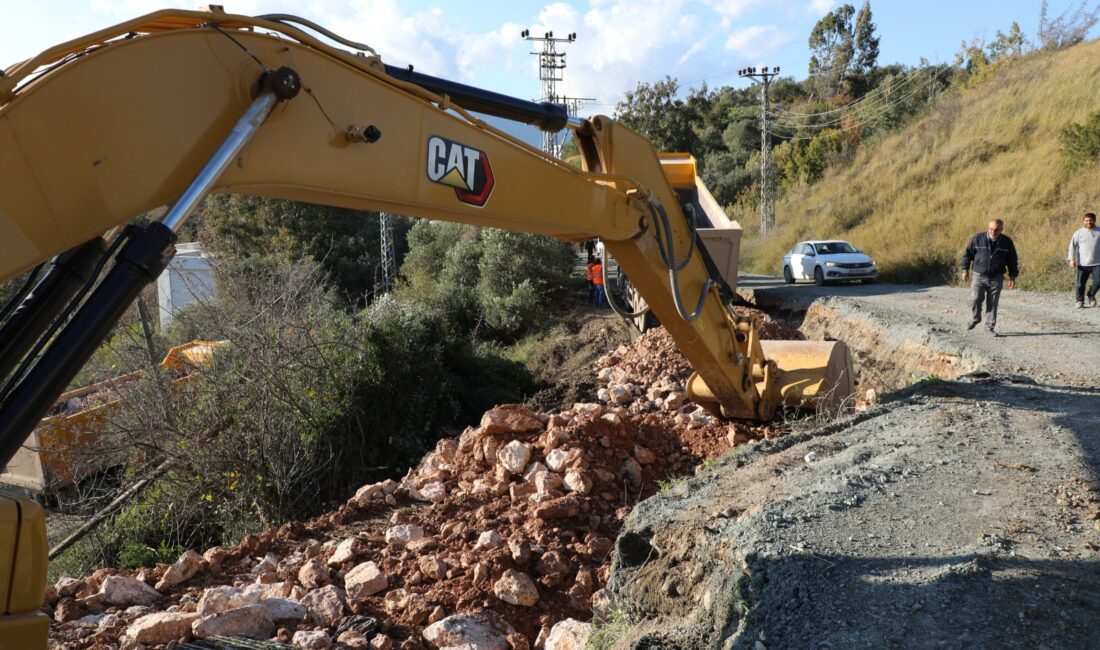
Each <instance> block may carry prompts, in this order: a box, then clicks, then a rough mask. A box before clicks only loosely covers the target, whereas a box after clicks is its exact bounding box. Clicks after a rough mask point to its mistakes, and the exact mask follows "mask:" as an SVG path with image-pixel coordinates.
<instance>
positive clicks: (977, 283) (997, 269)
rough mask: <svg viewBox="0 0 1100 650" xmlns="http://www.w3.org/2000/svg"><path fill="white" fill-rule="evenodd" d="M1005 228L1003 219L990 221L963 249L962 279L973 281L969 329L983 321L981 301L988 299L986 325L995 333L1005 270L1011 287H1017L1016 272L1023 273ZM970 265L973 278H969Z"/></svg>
mask: <svg viewBox="0 0 1100 650" xmlns="http://www.w3.org/2000/svg"><path fill="white" fill-rule="evenodd" d="M1004 228H1005V222H1004V221H1001V220H1000V219H994V220H993V221H990V222H989V227H988V229H987V230H986V231H985V232H980V233H978V234H976V235H974V236H973V237H972V238H971V239H970V243H969V244H967V245H966V248H965V249H964V250H963V256H962V279H963V282H970V310H971V318H970V324H969V325H967V326H966V329H968V330H970V329H974V327H975V326H976V325H977V324H978V323H980V322H982V302H985V326H986V328H987V329H988V330H989V331H990V333H992V334H994V335H995V331H994V328H995V327H996V326H997V303H998V302H999V301H1000V299H1001V287H1002V286H1003V285H1004V279H1005V270H1007V271H1008V288H1009V289H1015V288H1016V276H1017V275H1019V274H1020V268H1019V266H1018V264H1017V260H1016V246H1015V245H1014V244H1013V243H1012V240H1011V239H1009V238H1008V235H1003V234H1001V233H1002V231H1003V230H1004ZM971 266H973V270H974V278H973V280H971V278H970V271H971Z"/></svg>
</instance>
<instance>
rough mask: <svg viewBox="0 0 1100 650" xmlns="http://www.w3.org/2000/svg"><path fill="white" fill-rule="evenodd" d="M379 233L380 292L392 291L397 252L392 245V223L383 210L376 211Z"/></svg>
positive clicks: (395, 273) (395, 274)
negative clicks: (380, 244) (380, 260)
mask: <svg viewBox="0 0 1100 650" xmlns="http://www.w3.org/2000/svg"><path fill="white" fill-rule="evenodd" d="M378 226H379V230H380V232H379V235H380V237H379V238H380V239H381V240H382V293H389V292H391V291H393V285H394V283H395V282H396V281H397V253H396V252H395V251H394V246H393V223H392V222H391V221H390V215H389V214H387V213H385V212H379V213H378Z"/></svg>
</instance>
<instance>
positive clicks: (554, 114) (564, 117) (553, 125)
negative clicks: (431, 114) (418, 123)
mask: <svg viewBox="0 0 1100 650" xmlns="http://www.w3.org/2000/svg"><path fill="white" fill-rule="evenodd" d="M386 74H388V75H389V76H391V77H394V78H395V79H400V80H401V81H407V82H409V83H413V84H416V85H417V86H420V87H421V88H424V89H426V90H430V91H431V92H433V93H435V94H437V95H447V96H448V97H450V98H451V100H452V101H453V102H454V103H455V104H458V105H459V106H461V107H462V108H465V109H466V110H470V111H477V112H478V113H485V114H486V115H494V116H496V117H502V118H504V119H506V120H512V121H514V122H523V123H524V124H531V125H533V126H537V127H539V128H540V129H542V130H543V131H561V130H562V129H564V128H565V126H566V125H567V124H568V123H569V112H568V111H566V110H565V107H564V106H562V105H561V104H553V103H550V102H532V101H527V100H525V99H519V98H516V97H509V96H508V95H502V94H500V93H495V92H493V91H491V90H484V89H482V88H475V87H473V86H467V85H465V84H460V83H455V82H454V81H449V80H447V79H440V78H439V77H432V76H429V75H426V74H422V73H420V72H413V71H412V70H411V69H410V68H399V67H397V66H394V65H387V66H386Z"/></svg>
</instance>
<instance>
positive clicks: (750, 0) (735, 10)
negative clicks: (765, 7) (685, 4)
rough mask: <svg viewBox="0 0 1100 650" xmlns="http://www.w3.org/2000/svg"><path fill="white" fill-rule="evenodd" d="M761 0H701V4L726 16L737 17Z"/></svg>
mask: <svg viewBox="0 0 1100 650" xmlns="http://www.w3.org/2000/svg"><path fill="white" fill-rule="evenodd" d="M760 1H761V0H703V4H705V5H707V6H708V7H710V8H711V9H713V10H714V12H715V13H716V14H718V15H719V16H722V17H723V19H726V18H738V17H740V16H741V15H743V14H744V13H745V12H746V11H748V10H749V9H752V8H753V7H755V6H756V5H758V4H760Z"/></svg>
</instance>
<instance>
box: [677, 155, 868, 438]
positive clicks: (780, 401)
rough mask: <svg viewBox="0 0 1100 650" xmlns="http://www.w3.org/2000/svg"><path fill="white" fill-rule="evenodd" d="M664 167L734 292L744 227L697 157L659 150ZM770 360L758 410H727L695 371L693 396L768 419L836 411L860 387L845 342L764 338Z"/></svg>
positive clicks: (719, 411)
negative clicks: (801, 411)
mask: <svg viewBox="0 0 1100 650" xmlns="http://www.w3.org/2000/svg"><path fill="white" fill-rule="evenodd" d="M659 158H660V160H661V168H662V170H663V171H664V173H665V178H667V179H668V182H669V185H670V186H672V188H673V190H675V191H676V194H677V196H678V198H679V199H680V202H681V204H682V205H683V206H684V211H685V212H686V213H688V214H689V215H690V218H693V219H694V220H695V225H696V229H697V232H698V234H699V239H700V241H701V242H702V244H703V247H704V248H705V249H706V251H707V253H708V255H709V257H710V260H711V262H712V266H713V272H716V273H717V274H718V275H719V276H720V277H721V278H722V279H723V280H725V282H726V284H727V285H728V286H729V287H730V289H731V290H736V289H737V264H738V249H739V247H740V243H741V225H740V224H738V223H737V222H736V221H733V220H731V219H730V218H729V217H728V216H727V215H726V213H725V211H724V210H722V208H721V206H720V205H719V203H718V202H717V201H716V200H715V199H714V197H713V196H711V194H710V192H709V191H708V190H707V188H706V185H705V184H704V183H703V180H702V179H701V178H700V177H699V175H698V173H697V169H696V164H695V159H694V158H693V157H692V156H691V155H690V154H686V153H667V154H659ZM760 346H761V349H762V351H763V355H764V358H765V359H767V360H769V361H773V362H775V366H776V369H777V372H775V376H774V377H769V378H765V377H764V376H763V374H757V375H755V376H754V377H753V379H754V381H755V383H756V384H757V392H758V393H759V394H760V395H761V396H762V398H763V399H762V400H761V404H760V405H759V406H758V407H757V408H756V410H755V411H750V410H749V409H748V407H745V408H744V410H735V411H731V410H730V409H729V406H728V405H727V407H726V408H724V409H723V408H722V407H721V406H719V404H718V399H717V398H716V397H715V396H714V395H713V393H712V392H711V391H710V389H709V388H707V387H706V384H705V383H704V382H703V380H702V379H701V378H699V377H698V376H697V375H693V376H692V379H691V381H690V382H689V383H688V394H689V396H691V398H692V400H693V401H695V402H696V403H697V404H700V405H702V406H704V408H707V409H708V410H709V411H711V412H713V413H715V414H716V415H724V416H727V417H748V418H763V419H767V418H769V417H770V416H771V414H773V413H774V412H775V410H776V409H777V408H780V407H784V406H785V407H791V408H812V409H814V410H818V411H825V412H830V413H835V412H838V411H839V410H841V409H842V408H844V405H845V403H846V402H848V401H849V399H850V397H851V395H852V393H853V391H854V389H855V381H854V375H853V365H852V359H851V353H850V352H849V350H848V346H847V345H845V344H844V343H842V342H839V341H760Z"/></svg>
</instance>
